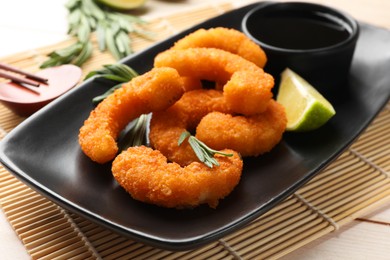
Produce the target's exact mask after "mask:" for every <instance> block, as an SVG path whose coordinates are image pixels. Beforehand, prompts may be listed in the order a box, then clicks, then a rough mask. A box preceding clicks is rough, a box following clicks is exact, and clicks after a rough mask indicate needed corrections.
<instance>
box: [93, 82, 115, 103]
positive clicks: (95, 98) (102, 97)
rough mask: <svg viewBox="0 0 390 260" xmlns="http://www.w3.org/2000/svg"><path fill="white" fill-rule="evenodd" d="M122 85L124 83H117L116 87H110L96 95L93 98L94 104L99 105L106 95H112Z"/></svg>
mask: <svg viewBox="0 0 390 260" xmlns="http://www.w3.org/2000/svg"><path fill="white" fill-rule="evenodd" d="M120 87H122V83H120V84H117V85H115V86H114V87H112V88H110V89H109V90H107V91H106V92H104V93H103V94H102V95H99V96H96V97H94V98H93V99H92V104H94V105H97V104H99V103H100V102H102V101H103V100H104V99H105V98H106V97H108V96H109V95H111V94H112V93H114V92H115V90H117V89H118V88H120Z"/></svg>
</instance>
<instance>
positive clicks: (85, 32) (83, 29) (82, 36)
mask: <svg viewBox="0 0 390 260" xmlns="http://www.w3.org/2000/svg"><path fill="white" fill-rule="evenodd" d="M90 34H91V28H90V26H89V23H88V20H87V18H86V17H85V16H81V19H80V27H79V28H78V30H77V38H78V39H79V41H80V42H81V43H85V42H87V41H88V40H89V36H90Z"/></svg>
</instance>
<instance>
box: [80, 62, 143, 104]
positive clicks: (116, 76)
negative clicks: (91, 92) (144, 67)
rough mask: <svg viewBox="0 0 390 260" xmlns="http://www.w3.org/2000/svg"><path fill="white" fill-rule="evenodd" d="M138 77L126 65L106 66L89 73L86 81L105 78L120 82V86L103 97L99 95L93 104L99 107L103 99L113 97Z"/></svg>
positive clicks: (93, 100) (108, 91) (114, 87)
mask: <svg viewBox="0 0 390 260" xmlns="http://www.w3.org/2000/svg"><path fill="white" fill-rule="evenodd" d="M137 76H138V73H137V72H136V71H135V70H133V69H132V68H130V67H129V66H127V65H126V64H121V63H117V64H108V65H104V66H103V68H102V69H100V70H95V71H91V72H89V73H88V75H87V76H86V77H85V79H84V80H87V79H89V78H91V77H97V78H105V79H108V80H112V81H115V82H119V84H117V85H115V86H113V87H112V88H110V89H109V90H107V91H106V92H105V93H103V94H102V95H99V96H97V97H94V98H93V99H92V103H93V104H94V105H97V104H99V103H100V102H101V101H102V100H103V99H105V98H106V97H108V96H109V95H111V94H112V93H113V92H114V91H115V90H116V89H118V88H120V87H121V86H122V84H123V83H125V82H128V81H130V80H132V79H133V78H134V77H137Z"/></svg>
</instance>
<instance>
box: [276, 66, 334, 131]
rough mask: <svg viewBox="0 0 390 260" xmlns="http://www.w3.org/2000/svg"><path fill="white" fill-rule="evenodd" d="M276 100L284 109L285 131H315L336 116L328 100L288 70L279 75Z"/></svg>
mask: <svg viewBox="0 0 390 260" xmlns="http://www.w3.org/2000/svg"><path fill="white" fill-rule="evenodd" d="M276 100H277V101H278V102H279V103H280V104H282V105H283V106H284V107H285V109H286V115H287V128H286V130H287V131H297V132H303V131H310V130H314V129H317V128H319V127H320V126H322V125H324V124H325V123H326V122H327V121H328V120H329V119H330V118H332V117H333V116H334V115H335V114H336V111H335V110H334V108H333V106H332V104H330V103H329V101H328V100H326V99H325V98H324V97H323V96H322V95H321V94H320V93H319V92H318V91H317V90H316V89H315V88H314V87H313V86H312V85H310V83H309V82H307V81H306V80H304V79H303V78H302V77H301V76H299V75H298V74H297V73H295V72H294V71H292V70H291V69H289V68H287V69H285V70H284V71H283V72H282V74H281V81H280V86H279V92H278V95H277V98H276Z"/></svg>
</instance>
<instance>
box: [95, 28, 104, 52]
mask: <svg viewBox="0 0 390 260" xmlns="http://www.w3.org/2000/svg"><path fill="white" fill-rule="evenodd" d="M105 31H106V29H105V22H99V23H98V24H97V25H96V36H97V40H98V45H99V50H100V51H105V50H106V39H105V38H106V34H105Z"/></svg>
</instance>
